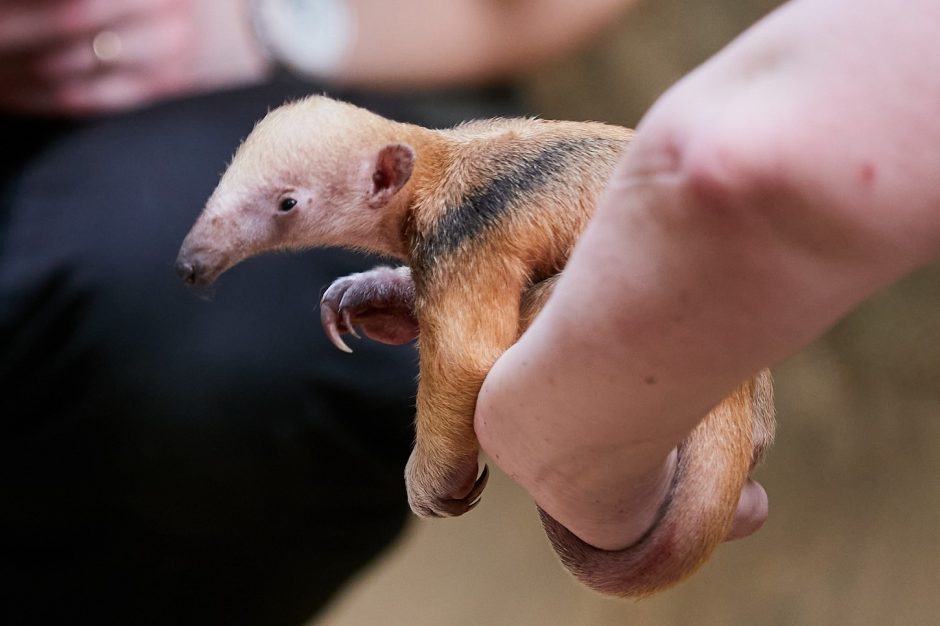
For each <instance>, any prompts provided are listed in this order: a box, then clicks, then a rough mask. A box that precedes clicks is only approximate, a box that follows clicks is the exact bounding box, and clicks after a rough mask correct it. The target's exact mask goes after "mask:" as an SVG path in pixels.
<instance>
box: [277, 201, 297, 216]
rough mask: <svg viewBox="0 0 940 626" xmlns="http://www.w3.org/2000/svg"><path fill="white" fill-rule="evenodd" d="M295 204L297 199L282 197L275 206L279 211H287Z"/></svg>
mask: <svg viewBox="0 0 940 626" xmlns="http://www.w3.org/2000/svg"><path fill="white" fill-rule="evenodd" d="M295 206H297V201H296V200H294V199H293V198H284V199H283V200H281V203H280V204H279V205H278V206H277V210H278V211H280V212H281V213H287V212H288V211H290V210H291V209H293V208H294V207H295Z"/></svg>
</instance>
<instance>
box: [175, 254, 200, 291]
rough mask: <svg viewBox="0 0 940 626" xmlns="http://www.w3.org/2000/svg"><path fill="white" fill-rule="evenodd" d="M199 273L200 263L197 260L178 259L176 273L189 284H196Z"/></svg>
mask: <svg viewBox="0 0 940 626" xmlns="http://www.w3.org/2000/svg"><path fill="white" fill-rule="evenodd" d="M198 274H199V264H198V263H197V262H195V261H190V260H188V259H183V258H179V259H177V260H176V275H177V276H179V277H180V278H182V279H183V282H184V283H186V284H187V285H190V286H192V285H195V284H196V276H197V275H198Z"/></svg>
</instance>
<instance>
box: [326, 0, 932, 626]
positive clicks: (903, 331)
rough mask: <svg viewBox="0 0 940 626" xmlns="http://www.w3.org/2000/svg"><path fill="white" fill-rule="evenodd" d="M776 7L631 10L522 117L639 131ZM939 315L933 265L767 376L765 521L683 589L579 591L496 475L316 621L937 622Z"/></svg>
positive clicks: (420, 530) (523, 500)
mask: <svg viewBox="0 0 940 626" xmlns="http://www.w3.org/2000/svg"><path fill="white" fill-rule="evenodd" d="M778 4H780V3H779V2H774V1H772V0H709V1H708V2H688V1H684V0H657V1H649V0H648V1H645V2H641V3H640V4H639V5H638V6H637V7H636V8H635V9H634V10H633V11H631V12H629V13H628V14H627V15H626V16H625V17H624V18H623V19H622V20H620V21H619V22H618V23H617V24H615V25H612V27H611V28H610V29H609V30H608V31H607V32H606V33H605V34H604V35H603V36H602V37H600V38H598V39H597V40H596V41H595V42H594V43H593V44H592V45H591V46H589V47H588V48H587V49H585V50H582V51H581V52H580V53H578V54H577V55H575V56H573V57H571V58H569V59H566V60H565V61H563V62H560V63H553V64H551V65H550V66H548V67H544V68H543V69H541V70H540V71H538V72H537V73H536V74H535V75H533V76H531V77H530V78H527V79H525V80H524V81H522V91H523V95H524V98H525V105H526V107H527V108H528V109H529V110H530V111H531V112H533V113H537V114H539V115H542V116H544V117H548V118H567V119H592V120H602V121H608V122H614V123H618V124H623V125H627V126H634V125H635V124H636V123H637V121H638V120H639V119H640V117H641V116H642V114H643V112H644V111H645V110H646V109H647V108H648V107H649V105H650V104H651V103H652V102H653V101H654V100H655V98H656V97H657V96H658V95H659V94H660V93H662V92H663V91H664V90H665V89H666V88H668V86H669V85H670V84H672V83H673V82H675V81H676V80H677V79H679V78H680V77H681V76H682V75H683V74H684V73H686V72H687V71H689V70H690V69H691V68H693V67H695V66H696V65H698V64H699V63H701V62H702V61H703V60H705V59H706V58H707V57H708V56H710V55H711V54H713V53H714V52H716V51H717V50H718V49H720V47H722V46H723V45H724V44H725V43H727V42H728V41H730V40H731V39H732V38H733V37H734V36H735V35H736V34H737V33H739V32H741V31H742V30H744V29H745V28H746V27H747V26H748V25H750V24H751V23H753V22H754V21H755V20H756V19H758V18H759V17H760V16H762V15H764V14H766V13H767V12H769V11H770V10H772V9H773V7H775V6H776V5H778ZM937 311H940V266H934V267H929V268H926V269H924V270H921V271H920V272H918V273H917V274H915V275H913V276H911V277H910V278H908V279H906V280H904V281H903V282H901V283H899V284H897V285H895V286H894V287H893V288H891V289H889V290H888V291H887V292H885V293H883V294H881V295H880V296H878V297H876V298H875V299H873V300H871V301H869V302H868V303H867V304H865V305H864V306H862V307H861V308H859V309H858V310H857V311H856V312H855V313H853V314H852V315H851V316H849V317H848V318H847V319H845V320H844V321H842V322H841V323H840V324H838V325H837V326H836V327H835V328H834V329H832V331H831V332H829V333H828V334H827V335H825V336H824V337H823V338H822V339H820V340H819V341H817V342H816V343H814V344H813V345H811V346H810V347H809V348H807V349H806V350H804V351H803V352H801V353H800V354H798V355H796V356H794V357H793V358H791V359H789V360H788V361H787V362H785V363H783V364H782V365H781V366H779V367H777V368H776V369H775V379H776V393H777V411H778V439H777V443H776V445H775V447H774V448H773V450H772V451H771V453H770V455H769V457H768V459H767V461H766V462H765V464H764V466H763V467H761V468H760V469H759V470H758V474H757V476H758V478H759V480H760V481H761V482H762V483H763V484H764V486H765V487H766V488H767V491H768V493H769V495H770V503H771V514H770V518H769V519H768V521H767V524H766V525H765V527H764V528H763V529H762V530H761V531H760V532H758V533H757V534H756V535H754V536H752V537H750V538H748V539H745V540H742V541H738V542H734V543H730V544H725V545H724V546H722V547H721V548H720V549H719V550H718V551H717V552H716V554H715V556H714V557H713V558H712V560H711V561H710V562H709V563H708V564H706V565H705V567H703V568H702V570H701V571H700V572H699V573H698V574H697V575H696V576H694V577H693V578H692V579H691V580H689V581H687V582H685V583H684V584H682V585H680V586H679V587H677V588H675V589H673V590H671V591H668V592H666V593H663V594H661V595H658V596H656V597H653V598H650V599H646V600H642V601H638V602H631V601H618V600H610V599H605V598H601V597H599V596H598V595H596V594H594V593H592V592H590V591H587V590H585V589H583V588H581V587H580V586H579V585H578V584H577V583H575V582H574V581H573V580H572V579H571V578H570V577H569V576H568V575H567V574H566V573H565V572H564V571H563V570H562V568H561V567H560V565H558V563H557V561H556V560H555V556H554V554H553V553H552V551H551V549H550V547H549V545H548V543H547V541H546V540H545V538H544V536H543V535H542V532H541V529H540V527H539V524H538V520H537V515H536V512H535V509H534V507H533V506H532V504H531V503H530V501H529V500H528V498H527V497H526V495H525V493H524V492H522V491H521V490H520V489H519V488H517V487H516V486H515V485H513V484H512V483H511V481H509V480H508V479H507V478H505V477H504V476H502V475H500V474H499V473H498V472H496V475H494V476H493V478H492V480H491V483H490V486H489V487H488V488H487V492H486V494H485V497H484V498H483V501H482V503H481V504H480V506H479V507H478V508H477V509H476V510H474V511H473V513H472V514H470V515H467V516H465V517H463V518H459V519H454V520H443V521H429V522H425V521H413V522H411V523H410V526H409V528H408V530H407V532H406V535H405V536H404V538H403V539H401V540H400V541H399V542H398V544H397V545H396V547H395V548H394V549H393V550H392V551H391V553H389V554H388V555H387V556H386V557H385V558H383V559H382V560H381V561H380V562H378V563H376V564H375V565H374V566H373V567H371V568H370V569H369V570H367V571H366V572H365V573H364V574H363V575H361V576H360V577H359V578H358V579H356V580H355V581H354V583H353V585H352V586H351V587H349V588H348V590H347V591H345V592H344V593H343V594H342V595H341V596H340V597H338V598H337V599H336V600H335V602H334V603H333V604H332V605H331V606H330V607H329V609H328V610H327V612H326V613H325V614H324V615H323V616H322V617H320V618H319V619H317V620H314V621H313V622H311V625H314V626H359V625H362V624H386V625H399V624H400V625H406V624H407V625H425V624H428V625H430V624H448V625H455V626H462V625H468V626H469V625H476V624H517V625H530V624H531V625H536V624H538V625H555V624H558V625H572V626H574V625H585V626H587V625H592V626H593V625H598V626H600V625H606V624H611V625H612V624H686V623H694V624H834V623H835V624H928V623H936V620H937V615H938V614H940V596H938V594H937V579H938V576H940V539H938V537H937V531H936V529H937V528H938V527H940V485H938V484H937V482H935V481H937V478H936V477H938V476H940V452H938V451H937V449H936V444H937V442H938V441H940V419H938V418H940V358H938V355H940V315H938V314H937ZM770 332H772V329H770ZM492 469H493V468H492V465H491V470H492Z"/></svg>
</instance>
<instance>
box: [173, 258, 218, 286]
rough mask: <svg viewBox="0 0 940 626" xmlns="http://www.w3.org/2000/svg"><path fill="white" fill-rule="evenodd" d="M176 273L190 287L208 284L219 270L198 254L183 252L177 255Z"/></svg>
mask: <svg viewBox="0 0 940 626" xmlns="http://www.w3.org/2000/svg"><path fill="white" fill-rule="evenodd" d="M176 275H177V276H179V277H180V278H181V279H182V280H183V282H184V283H186V284H187V285H189V286H190V287H198V286H202V285H208V284H210V283H212V282H213V281H214V280H215V277H216V275H217V272H216V271H215V268H214V266H213V265H212V264H210V263H206V262H205V260H203V259H200V258H199V257H198V256H197V255H190V254H186V253H184V252H181V253H180V255H179V256H178V257H176Z"/></svg>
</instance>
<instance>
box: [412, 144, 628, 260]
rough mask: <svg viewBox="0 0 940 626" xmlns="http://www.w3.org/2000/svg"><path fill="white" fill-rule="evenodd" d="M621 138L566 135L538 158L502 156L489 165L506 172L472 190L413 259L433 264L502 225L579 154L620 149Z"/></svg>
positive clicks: (491, 167) (445, 215)
mask: <svg viewBox="0 0 940 626" xmlns="http://www.w3.org/2000/svg"><path fill="white" fill-rule="evenodd" d="M622 147H623V143H622V142H617V141H614V140H610V139H591V138H586V139H566V140H563V141H557V142H554V143H551V144H548V145H547V146H546V147H545V149H543V150H542V151H541V152H540V153H538V154H537V155H535V156H534V157H529V158H522V159H521V160H519V156H518V153H517V154H513V153H512V152H510V153H508V154H501V155H499V156H498V157H497V158H496V159H494V160H493V161H492V162H491V163H489V164H487V165H486V166H485V167H486V168H487V169H495V170H496V171H499V172H502V175H501V176H498V177H495V178H493V179H492V180H491V181H490V183H489V184H488V185H485V186H484V187H482V188H481V189H479V190H477V191H474V192H471V193H470V194H468V195H467V196H466V197H465V198H464V199H463V201H462V202H461V203H460V204H459V205H457V206H455V207H453V208H450V209H448V210H446V211H445V212H444V215H443V216H442V217H441V220H440V222H438V224H437V226H436V228H435V229H434V230H433V231H432V232H429V233H426V234H425V236H424V237H422V238H421V241H420V242H419V244H418V246H417V248H416V250H415V252H416V254H415V257H416V258H413V259H412V262H413V263H414V264H415V265H418V266H424V267H429V266H430V265H432V264H433V263H434V261H435V260H436V259H440V258H443V257H444V256H445V255H447V254H448V253H450V252H453V251H454V250H456V249H457V248H458V247H459V246H460V245H461V244H463V243H464V242H466V241H467V240H469V239H472V238H474V237H477V236H478V235H480V234H481V233H483V232H484V231H486V230H487V229H489V228H492V227H493V226H495V225H496V224H498V222H499V220H500V218H501V217H502V216H503V215H504V214H506V212H507V211H508V210H511V207H512V205H513V203H514V202H515V201H516V200H518V199H519V198H521V197H523V196H525V195H528V194H530V193H532V192H533V191H535V190H537V189H539V188H542V187H543V186H545V185H546V184H548V183H549V182H550V181H551V180H552V179H553V178H557V177H558V175H559V173H560V172H561V171H562V170H563V169H564V168H565V166H566V165H568V164H569V163H571V162H572V160H573V159H574V158H585V157H587V158H590V157H591V156H592V155H596V154H597V153H598V151H599V149H600V150H603V151H610V150H611V149H613V150H616V151H619V150H621V149H622Z"/></svg>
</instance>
